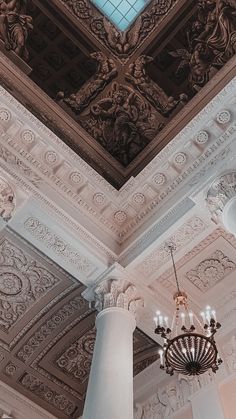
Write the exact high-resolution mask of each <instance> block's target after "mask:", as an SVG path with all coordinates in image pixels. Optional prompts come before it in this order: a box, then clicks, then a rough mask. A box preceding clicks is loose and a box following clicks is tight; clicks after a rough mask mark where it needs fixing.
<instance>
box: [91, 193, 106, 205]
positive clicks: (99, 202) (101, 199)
mask: <svg viewBox="0 0 236 419" xmlns="http://www.w3.org/2000/svg"><path fill="white" fill-rule="evenodd" d="M93 201H94V203H95V204H96V205H103V203H104V201H105V196H104V195H103V194H102V193H95V195H94V196H93Z"/></svg>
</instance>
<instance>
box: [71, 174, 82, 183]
mask: <svg viewBox="0 0 236 419" xmlns="http://www.w3.org/2000/svg"><path fill="white" fill-rule="evenodd" d="M70 180H71V182H73V183H75V184H76V185H79V184H80V183H82V182H83V177H82V176H81V174H80V173H79V172H72V173H71V174H70Z"/></svg>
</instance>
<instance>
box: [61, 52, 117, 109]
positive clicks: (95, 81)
mask: <svg viewBox="0 0 236 419" xmlns="http://www.w3.org/2000/svg"><path fill="white" fill-rule="evenodd" d="M90 57H91V58H92V59H93V60H95V61H96V62H97V65H98V67H97V71H96V73H95V74H94V76H92V77H91V78H90V79H89V80H88V81H87V83H85V84H84V85H83V86H82V87H81V88H80V89H79V90H78V91H77V92H76V93H73V94H71V95H70V96H68V97H65V95H64V92H59V93H58V99H63V101H64V102H65V103H66V104H67V105H68V106H70V108H71V109H72V110H73V111H75V112H76V113H79V112H81V111H82V110H83V109H84V108H86V106H88V105H89V103H90V102H91V101H92V100H93V99H95V97H96V96H97V95H98V94H99V92H101V91H102V90H103V89H104V87H105V86H106V85H107V84H108V83H109V82H110V81H111V80H112V79H113V78H114V77H115V76H116V75H117V69H116V65H115V63H114V60H113V59H112V58H107V57H106V56H105V55H104V54H103V53H102V52H100V51H98V52H93V53H92V54H90Z"/></svg>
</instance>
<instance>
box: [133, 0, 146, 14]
mask: <svg viewBox="0 0 236 419" xmlns="http://www.w3.org/2000/svg"><path fill="white" fill-rule="evenodd" d="M144 6H145V1H144V0H137V1H136V2H135V3H134V5H133V8H134V9H135V10H136V11H137V12H140V11H141V10H143V8H144Z"/></svg>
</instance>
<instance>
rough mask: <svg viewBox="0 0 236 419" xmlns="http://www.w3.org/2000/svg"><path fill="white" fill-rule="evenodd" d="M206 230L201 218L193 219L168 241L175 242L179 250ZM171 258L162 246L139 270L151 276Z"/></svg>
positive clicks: (145, 260) (152, 253) (149, 256)
mask: <svg viewBox="0 0 236 419" xmlns="http://www.w3.org/2000/svg"><path fill="white" fill-rule="evenodd" d="M204 229H205V223H204V222H203V221H202V220H201V219H200V218H199V217H193V218H191V219H190V220H188V221H187V222H186V223H185V224H184V225H183V226H182V227H181V228H180V229H178V230H177V231H176V232H175V233H174V234H173V235H172V236H170V237H169V238H168V239H167V241H168V242H173V243H175V245H176V248H177V250H180V249H181V248H182V247H183V246H186V245H187V244H188V243H189V242H190V241H191V240H193V239H194V238H195V237H196V236H197V235H198V234H200V233H202V232H203V231H204ZM169 258H170V253H169V252H168V249H166V247H165V244H162V245H161V246H159V247H158V248H157V249H155V250H153V251H152V252H151V253H150V255H148V256H147V257H146V258H145V259H144V260H143V261H142V263H141V264H140V265H138V266H137V269H138V270H139V271H140V272H142V273H143V274H146V275H151V274H152V273H153V272H156V271H158V269H159V268H160V266H161V265H162V264H164V263H165V262H167V260H168V259H169Z"/></svg>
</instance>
